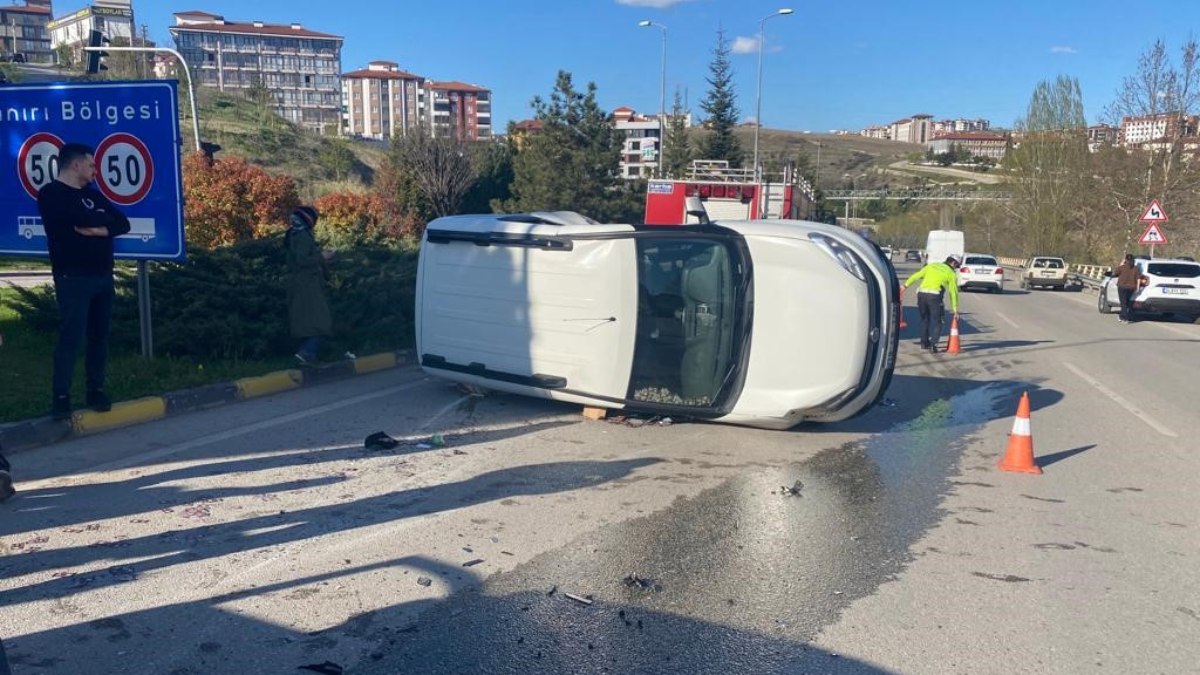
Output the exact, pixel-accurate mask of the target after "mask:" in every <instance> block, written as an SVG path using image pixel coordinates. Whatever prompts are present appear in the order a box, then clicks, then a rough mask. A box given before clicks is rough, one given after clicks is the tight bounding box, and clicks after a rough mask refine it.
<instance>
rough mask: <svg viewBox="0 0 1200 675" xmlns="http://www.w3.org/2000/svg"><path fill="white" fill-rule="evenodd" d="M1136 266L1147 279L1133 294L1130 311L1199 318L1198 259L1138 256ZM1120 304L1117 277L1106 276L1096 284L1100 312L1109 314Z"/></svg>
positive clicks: (1199, 284) (1199, 268)
mask: <svg viewBox="0 0 1200 675" xmlns="http://www.w3.org/2000/svg"><path fill="white" fill-rule="evenodd" d="M1137 268H1138V272H1141V273H1142V274H1143V275H1145V277H1146V278H1147V280H1148V281H1147V282H1146V284H1145V285H1144V286H1142V288H1141V289H1140V290H1138V292H1137V293H1136V294H1135V295H1134V296H1133V311H1134V312H1137V313H1140V314H1162V315H1168V316H1169V315H1173V314H1181V315H1184V316H1190V317H1192V318H1193V319H1195V318H1200V263H1198V262H1195V261H1192V260H1166V259H1161V258H1154V259H1149V260H1148V259H1145V258H1141V259H1139V260H1138V261H1137ZM1120 308H1121V301H1120V298H1119V297H1118V296H1117V279H1116V277H1109V278H1107V279H1105V280H1104V284H1103V285H1102V286H1101V287H1100V300H1099V309H1100V313H1101V314H1109V313H1111V312H1115V311H1117V310H1118V309H1120Z"/></svg>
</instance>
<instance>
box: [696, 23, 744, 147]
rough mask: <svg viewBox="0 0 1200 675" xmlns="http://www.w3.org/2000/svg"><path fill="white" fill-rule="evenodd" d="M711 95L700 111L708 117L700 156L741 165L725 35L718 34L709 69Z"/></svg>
mask: <svg viewBox="0 0 1200 675" xmlns="http://www.w3.org/2000/svg"><path fill="white" fill-rule="evenodd" d="M708 73H709V74H708V77H706V78H705V81H706V82H708V86H709V90H708V94H707V95H706V96H705V97H704V100H703V101H701V102H700V108H701V109H702V110H704V112H705V113H707V114H708V119H707V120H705V126H707V127H708V135H707V136H706V137H705V138H704V141H703V143H702V144H701V149H700V155H701V156H702V157H703V158H705V159H723V160H726V161H728V162H729V166H732V167H740V166H741V165H742V146H741V143H739V142H738V138H737V136H736V135H734V133H733V130H734V127H736V126H737V119H738V115H739V111H738V108H737V94H735V93H734V91H733V66H732V65H731V64H730V62H729V42H728V41H727V40H726V39H725V31H723V30H718V31H717V47H716V49H714V50H713V60H712V62H711V63H710V64H709V66H708Z"/></svg>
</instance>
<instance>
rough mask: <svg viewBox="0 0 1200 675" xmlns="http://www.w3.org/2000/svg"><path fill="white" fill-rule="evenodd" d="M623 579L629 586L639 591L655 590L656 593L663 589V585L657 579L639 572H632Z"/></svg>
mask: <svg viewBox="0 0 1200 675" xmlns="http://www.w3.org/2000/svg"><path fill="white" fill-rule="evenodd" d="M621 581H622V582H624V584H625V585H626V586H628V587H629V588H633V589H636V590H639V591H653V592H655V593H658V592H660V591H662V585H660V584H659V583H658V582H657V581H655V580H653V579H648V578H645V577H641V576H638V575H637V574H630V575H629V576H627V577H625V578H624V579H622V580H621Z"/></svg>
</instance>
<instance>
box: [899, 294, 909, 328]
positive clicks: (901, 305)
mask: <svg viewBox="0 0 1200 675" xmlns="http://www.w3.org/2000/svg"><path fill="white" fill-rule="evenodd" d="M905 328H908V322H907V321H905V320H904V287H903V286H901V287H900V330H904V329H905Z"/></svg>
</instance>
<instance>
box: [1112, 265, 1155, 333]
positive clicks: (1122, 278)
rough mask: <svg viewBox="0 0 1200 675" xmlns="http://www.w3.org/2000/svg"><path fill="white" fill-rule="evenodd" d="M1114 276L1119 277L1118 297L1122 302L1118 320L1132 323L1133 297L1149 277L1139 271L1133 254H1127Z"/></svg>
mask: <svg viewBox="0 0 1200 675" xmlns="http://www.w3.org/2000/svg"><path fill="white" fill-rule="evenodd" d="M1114 276H1116V277H1117V297H1118V298H1119V299H1120V301H1121V313H1120V314H1119V315H1118V317H1117V320H1118V321H1120V322H1121V323H1132V322H1133V296H1134V295H1135V294H1136V293H1137V292H1138V288H1140V287H1141V285H1142V284H1144V283H1146V282H1147V281H1148V277H1147V276H1146V275H1144V274H1142V273H1141V272H1140V271H1139V270H1138V268H1137V262H1136V261H1135V260H1134V259H1133V254H1132V253H1126V254H1125V259H1124V260H1122V261H1121V264H1120V265H1118V266H1117V271H1116V272H1115V273H1114Z"/></svg>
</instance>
